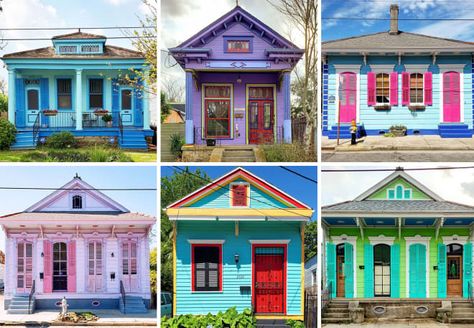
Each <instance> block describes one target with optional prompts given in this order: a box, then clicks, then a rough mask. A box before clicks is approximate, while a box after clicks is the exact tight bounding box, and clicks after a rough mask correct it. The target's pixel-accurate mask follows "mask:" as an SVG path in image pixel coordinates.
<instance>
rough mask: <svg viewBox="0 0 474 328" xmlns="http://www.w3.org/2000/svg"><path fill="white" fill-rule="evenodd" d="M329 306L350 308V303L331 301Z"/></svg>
mask: <svg viewBox="0 0 474 328" xmlns="http://www.w3.org/2000/svg"><path fill="white" fill-rule="evenodd" d="M329 307H330V308H333V309H334V308H339V309H340V308H346V309H347V308H349V303H336V302H331V303H330V304H329Z"/></svg>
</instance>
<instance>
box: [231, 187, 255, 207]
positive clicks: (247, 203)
mask: <svg viewBox="0 0 474 328" xmlns="http://www.w3.org/2000/svg"><path fill="white" fill-rule="evenodd" d="M242 185H244V186H246V187H247V189H246V200H247V201H246V205H242V206H238V205H233V199H234V198H233V190H232V189H233V187H234V186H242ZM229 193H230V197H229V205H230V207H231V208H249V207H250V201H251V199H250V183H248V182H232V183H230V184H229Z"/></svg>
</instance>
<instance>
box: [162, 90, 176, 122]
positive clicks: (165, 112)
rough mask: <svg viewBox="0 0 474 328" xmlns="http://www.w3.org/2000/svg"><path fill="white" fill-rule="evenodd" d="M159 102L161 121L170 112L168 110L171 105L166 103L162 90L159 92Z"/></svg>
mask: <svg viewBox="0 0 474 328" xmlns="http://www.w3.org/2000/svg"><path fill="white" fill-rule="evenodd" d="M160 98H161V99H160V104H161V123H163V121H164V120H165V118H166V117H167V116H168V115H169V114H170V111H171V109H172V108H173V107H171V105H170V104H169V103H168V101H167V100H166V95H165V93H164V92H163V91H161V93H160Z"/></svg>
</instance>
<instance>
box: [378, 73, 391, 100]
mask: <svg viewBox="0 0 474 328" xmlns="http://www.w3.org/2000/svg"><path fill="white" fill-rule="evenodd" d="M375 96H376V99H377V104H389V103H390V75H389V74H387V73H379V74H377V76H376V89H375Z"/></svg>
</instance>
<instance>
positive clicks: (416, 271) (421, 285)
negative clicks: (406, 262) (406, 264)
mask: <svg viewBox="0 0 474 328" xmlns="http://www.w3.org/2000/svg"><path fill="white" fill-rule="evenodd" d="M409 276H410V286H409V287H410V298H425V297H426V247H425V246H424V245H421V244H415V245H411V246H410V268H409Z"/></svg>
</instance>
